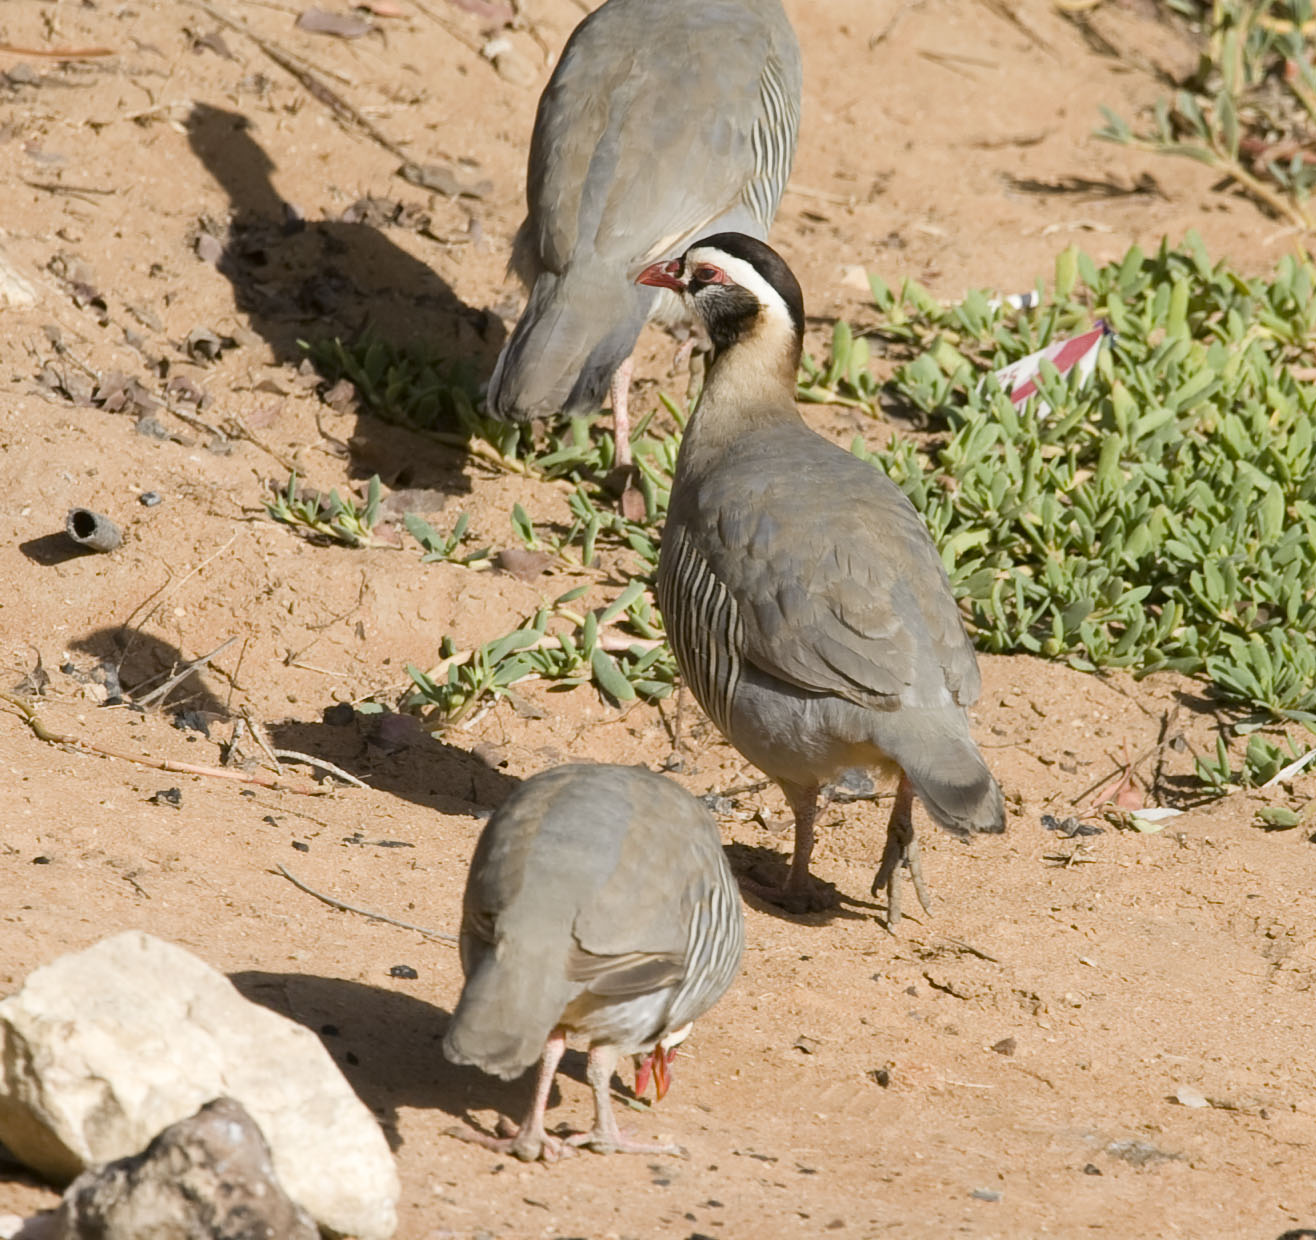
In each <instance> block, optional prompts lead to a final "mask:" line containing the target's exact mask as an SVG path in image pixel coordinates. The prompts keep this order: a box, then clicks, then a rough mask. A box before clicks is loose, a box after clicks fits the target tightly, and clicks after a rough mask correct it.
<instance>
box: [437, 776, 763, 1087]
mask: <svg viewBox="0 0 1316 1240" xmlns="http://www.w3.org/2000/svg"><path fill="white" fill-rule="evenodd" d="M719 884H720V885H722V886H723V887H726V888H728V889H731V887H732V879H731V877H730V871H729V870H728V869H727V868H726V862H725V859H724V858H723V857H722V854H721V843H720V840H719V838H718V834H717V828H716V826H715V825H714V824H713V822H712V820H711V818H709V816H708V815H707V813H706V812H705V811H704V810H703V809H702V807H700V806H699V805H698V803H697V802H695V801H694V800H693V798H691V797H690V795H689V794H688V793H686V792H685V791H684V790H683V789H681V788H679V787H677V786H676V785H675V784H672V783H671V782H670V781H669V780H665V779H663V778H662V777H661V776H658V775H654V774H652V773H650V772H647V771H643V770H639V769H636V768H620V767H607V766H568V767H559V768H557V769H555V770H553V771H550V772H547V773H545V774H543V775H540V776H537V777H536V778H535V779H533V780H530V781H528V782H527V783H526V784H524V785H522V787H521V788H520V789H518V791H517V792H516V793H515V794H514V795H513V797H512V798H511V799H509V801H508V802H507V803H506V804H505V805H504V806H503V807H502V809H500V810H499V811H498V814H496V815H495V817H494V818H493V819H492V820H491V821H490V823H489V826H488V827H486V829H485V832H484V833H483V834H482V835H481V838H480V843H479V845H478V846H477V848H476V852H475V856H474V858H473V859H472V862H471V872H470V876H469V878H468V880H467V887H466V896H465V900H464V912H463V922H462V936H461V940H462V941H461V947H462V966H463V969H464V970H465V972H466V979H467V980H466V985H465V987H464V989H463V991H462V995H461V999H460V1000H459V1002H458V1004H457V1010H456V1011H455V1013H454V1014H453V1019H452V1023H451V1025H450V1026H449V1030H448V1033H447V1036H446V1038H445V1041H444V1050H445V1052H446V1053H447V1055H448V1057H449V1058H450V1059H453V1060H455V1061H456V1062H460V1063H473V1064H476V1065H478V1066H479V1067H481V1068H483V1069H484V1070H485V1071H487V1072H492V1073H496V1074H498V1075H501V1076H504V1077H512V1076H516V1075H518V1074H519V1073H520V1072H522V1071H524V1070H525V1068H527V1067H529V1065H530V1064H531V1063H533V1062H534V1061H535V1060H536V1059H537V1058H538V1057H539V1055H540V1053H541V1052H542V1050H543V1047H544V1043H545V1041H546V1040H547V1038H548V1036H549V1034H550V1033H551V1032H552V1030H553V1028H554V1027H555V1026H556V1025H557V1024H558V1023H559V1022H560V1021H561V1020H562V1018H563V1015H564V1013H566V1012H567V1011H568V1009H569V1008H572V1010H576V1011H581V1012H587V1011H590V1010H592V1009H596V1008H600V1007H606V1005H607V1004H609V1003H617V1002H623V1001H625V1000H628V999H633V998H636V997H640V996H644V995H650V994H660V993H661V992H662V991H663V990H665V989H670V990H672V991H673V992H677V991H679V990H680V988H681V986H682V985H683V980H684V979H686V978H687V976H688V974H689V972H690V970H691V967H692V965H691V940H692V928H693V927H694V924H695V922H694V919H695V917H696V915H697V910H698V909H700V908H701V907H703V906H705V905H708V904H709V903H710V902H715V901H713V898H712V897H711V895H710V889H711V888H712V887H714V886H717V885H719ZM738 911H739V906H738V905H737V906H736V912H737V913H738ZM722 920H723V922H726V921H727V918H726V917H723V918H722ZM737 926H738V923H737ZM734 932H735V928H733V933H734ZM696 937H697V936H696ZM738 944H739V940H738V939H735V940H734V943H733V946H735V952H734V958H733V959H732V960H731V961H730V971H729V972H727V970H726V961H725V960H724V961H723V962H722V964H723V968H722V973H719V974H718V976H719V977H721V976H722V975H723V974H725V977H726V980H725V982H723V983H721V989H719V990H717V992H716V994H714V995H713V998H716V997H717V995H720V994H721V991H722V990H724V989H725V988H726V985H727V984H729V982H730V976H731V975H732V974H734V971H735V964H736V963H737V962H738V959H739V946H738ZM711 1001H712V1000H711V999H710V1000H709V1002H711ZM572 1005H575V1006H574V1007H573V1006H572ZM643 1032H645V1033H649V1032H651V1030H648V1029H646V1030H645V1031H643Z"/></svg>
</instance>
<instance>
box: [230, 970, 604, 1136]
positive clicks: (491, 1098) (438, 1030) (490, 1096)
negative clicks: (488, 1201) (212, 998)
mask: <svg viewBox="0 0 1316 1240" xmlns="http://www.w3.org/2000/svg"><path fill="white" fill-rule="evenodd" d="M436 950H439V951H445V952H446V955H445V957H444V959H445V961H446V962H447V964H446V965H442V964H441V965H439V966H438V967H450V968H451V969H453V970H456V971H458V972H460V965H459V963H458V960H457V954H456V952H448V951H447V949H444V948H441V947H436ZM229 980H230V981H231V982H232V983H233V985H234V986H236V987H237V989H238V992H239V993H240V994H241V995H242V996H243V997H244V998H246V999H249V1000H251V1002H253V1003H258V1004H260V1005H261V1006H262V1007H265V1008H269V1009H270V1010H271V1011H273V1012H277V1013H279V1015H281V1016H286V1017H287V1018H288V1019H289V1020H292V1021H296V1022H297V1023H298V1024H299V1025H304V1026H305V1027H306V1028H308V1029H309V1030H311V1032H312V1033H314V1034H315V1035H316V1036H317V1037H318V1038H319V1039H320V1040H321V1042H322V1043H323V1044H324V1047H325V1049H326V1050H327V1051H328V1052H329V1054H330V1056H331V1057H332V1059H333V1061H334V1063H335V1064H337V1065H338V1068H339V1070H340V1071H341V1072H342V1073H343V1076H344V1077H346V1078H347V1081H348V1083H349V1084H350V1085H351V1086H352V1088H353V1089H354V1090H355V1091H356V1093H357V1095H358V1097H360V1099H361V1100H362V1101H363V1102H364V1103H365V1104H366V1106H368V1107H369V1108H370V1110H371V1111H372V1112H373V1113H374V1114H375V1115H376V1116H377V1117H379V1119H380V1123H381V1124H382V1126H383V1128H384V1134H385V1136H386V1137H387V1138H388V1141H389V1145H390V1146H391V1147H392V1148H393V1149H394V1150H397V1149H398V1147H399V1146H400V1145H401V1143H402V1141H401V1136H400V1134H399V1132H398V1113H399V1111H400V1110H402V1108H404V1107H406V1108H411V1109H416V1110H423V1111H441V1112H443V1113H444V1114H445V1115H449V1116H451V1117H452V1118H453V1119H455V1120H458V1121H465V1122H467V1123H469V1122H470V1113H471V1112H472V1111H478V1110H484V1109H490V1108H491V1109H493V1110H496V1111H497V1112H498V1113H499V1114H500V1115H507V1116H511V1117H513V1118H515V1119H519V1118H520V1117H521V1115H522V1114H523V1113H524V1112H525V1109H526V1107H527V1106H528V1104H529V1102H530V1089H531V1084H530V1081H529V1079H528V1076H527V1075H523V1076H522V1077H520V1078H518V1079H516V1080H513V1081H503V1080H499V1079H498V1078H497V1077H493V1076H489V1075H487V1074H486V1073H484V1072H481V1071H480V1070H479V1069H478V1068H472V1067H469V1066H466V1065H462V1064H453V1063H449V1062H448V1060H447V1059H446V1058H445V1057H444V1054H443V1047H442V1043H443V1036H444V1034H445V1033H446V1032H447V1030H448V1023H449V1022H450V1021H451V1019H452V1013H451V1012H449V1011H448V1010H447V1009H445V1008H443V1007H440V1006H439V1005H437V1004H434V1003H429V1002H427V1001H426V1000H424V999H419V998H416V997H415V996H414V995H409V994H404V993H402V992H401V991H397V990H386V989H384V988H383V987H380V986H370V985H367V984H365V983H364V982H351V981H346V980H344V979H342V978H336V977H320V976H318V975H316V974H310V973H266V972H262V971H258V970H250V971H244V972H241V973H233V974H230V975H229ZM558 1070H559V1072H565V1073H566V1074H567V1075H568V1076H570V1077H572V1078H573V1079H575V1080H578V1081H580V1082H581V1083H582V1084H583V1083H585V1081H586V1078H585V1056H584V1055H583V1054H581V1053H579V1052H574V1051H568V1052H567V1054H566V1056H565V1057H564V1058H563V1061H562V1064H561V1066H560V1067H559V1069H558ZM559 1101H560V1097H559V1096H558V1094H557V1090H556V1087H555V1088H554V1093H553V1096H552V1097H550V1100H549V1104H550V1106H553V1105H557V1104H558V1102H559Z"/></svg>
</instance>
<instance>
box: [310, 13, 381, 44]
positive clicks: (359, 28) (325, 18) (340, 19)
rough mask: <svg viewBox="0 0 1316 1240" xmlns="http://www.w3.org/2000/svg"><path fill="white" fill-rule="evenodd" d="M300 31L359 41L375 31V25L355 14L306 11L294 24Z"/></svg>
mask: <svg viewBox="0 0 1316 1240" xmlns="http://www.w3.org/2000/svg"><path fill="white" fill-rule="evenodd" d="M294 25H296V27H297V29H298V30H306V31H308V32H309V33H311V34H327V35H332V36H333V37H334V38H336V39H359V38H360V37H361V36H362V35H365V34H369V33H370V32H371V31H372V30H374V29H375V23H374V22H372V21H370V20H369V19H368V18H365V17H358V16H356V14H354V13H332V12H330V11H329V10H328V9H306V10H305V11H304V12H303V13H302V14H301V15H300V16H299V17H298V18H297V21H296V22H295V23H294Z"/></svg>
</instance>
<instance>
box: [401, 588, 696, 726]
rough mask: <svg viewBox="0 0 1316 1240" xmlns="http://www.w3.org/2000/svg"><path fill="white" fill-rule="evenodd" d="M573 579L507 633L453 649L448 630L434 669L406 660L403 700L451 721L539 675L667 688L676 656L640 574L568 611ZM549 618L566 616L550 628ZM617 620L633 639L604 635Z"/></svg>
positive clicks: (564, 683) (639, 691)
mask: <svg viewBox="0 0 1316 1240" xmlns="http://www.w3.org/2000/svg"><path fill="white" fill-rule="evenodd" d="M587 588H588V587H587V586H577V587H575V588H574V589H572V590H568V591H567V592H566V593H565V594H562V595H560V596H559V597H558V598H556V599H554V600H553V603H552V604H551V605H550V606H548V607H541V608H539V610H538V611H536V612H535V614H534V615H533V616H531V617H529V618H528V619H527V620H525V621H523V622H522V624H521V625H520V626H519V627H517V628H516V629H514V630H513V631H512V632H511V633H507V634H504V635H503V636H501V637H496V638H494V639H493V640H492V641H489V642H486V643H485V644H484V645H482V646H480V647H479V648H478V649H477V650H473V651H470V652H468V653H466V654H459V653H458V652H457V650H456V647H455V645H454V643H453V641H452V639H451V638H449V637H445V638H444V639H443V642H442V643H441V645H440V648H439V654H440V656H442V659H443V662H442V663H441V664H440V668H439V669H436V670H435V671H433V672H423V671H421V670H420V669H419V668H417V667H408V669H407V671H408V674H409V675H410V676H411V679H412V680H413V681H414V682H415V685H416V690H415V692H414V693H413V694H412V695H411V696H410V697H409V698H408V699H407V701H406V703H405V706H406V707H408V708H411V709H414V708H422V709H424V708H433V711H434V714H435V716H436V717H437V719H438V720H439V721H441V722H443V723H445V724H449V725H451V724H454V723H457V722H458V721H459V720H460V719H462V718H463V717H464V716H465V715H467V714H468V713H469V712H470V710H471V709H472V708H473V707H474V706H475V705H476V704H477V703H478V702H480V701H481V700H482V699H484V698H486V697H499V696H503V695H505V694H506V693H507V692H508V691H509V690H511V689H513V687H514V686H515V685H517V684H519V683H521V682H522V681H524V680H530V679H542V680H548V681H552V682H554V684H555V686H556V687H558V688H562V689H570V688H574V687H575V686H577V685H582V684H587V683H593V684H594V685H595V686H596V687H597V688H598V689H599V691H600V692H601V693H604V694H605V695H607V697H609V698H611V699H612V700H613V701H615V702H630V701H634V700H635V699H636V698H637V697H643V698H647V699H648V700H650V701H657V700H659V699H661V698H665V697H667V696H668V694H670V693H671V691H672V688H673V685H674V684H675V680H676V661H675V659H673V658H672V654H671V651H670V650H669V649H668V647H667V645H666V644H665V642H664V640H663V631H662V628H661V625H660V623H659V622H658V618H657V613H656V612H655V610H654V608H653V605H652V603H650V602H649V600H648V599H647V598H646V597H645V585H644V583H643V582H642V581H632V582H631V583H630V584H629V585H627V586H626V588H625V589H624V590H623V591H622V592H621V593H620V594H619V595H618V596H617V597H616V598H615V599H613V600H612V602H611V603H609V604H608V605H607V606H606V607H604V608H603V609H602V610H600V611H590V612H587V613H586V614H584V615H581V614H579V613H578V612H575V611H572V610H571V609H570V607H569V604H571V603H573V602H575V601H576V600H577V599H579V598H580V597H581V596H582V595H584V593H585V591H586V590H587ZM554 621H559V622H561V621H566V622H567V625H568V626H569V627H563V626H562V625H561V624H559V625H558V627H557V631H555V632H552V633H550V632H549V625H550V624H551V623H552V622H554ZM614 621H617V622H619V623H620V624H622V625H624V626H625V628H626V629H628V630H629V632H630V633H631V634H632V635H633V636H634V637H635V638H637V639H638V640H632V641H628V640H626V639H622V640H620V641H613V642H608V641H607V640H606V637H607V626H608V625H609V624H611V623H613V622H614Z"/></svg>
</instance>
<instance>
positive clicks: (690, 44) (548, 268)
mask: <svg viewBox="0 0 1316 1240" xmlns="http://www.w3.org/2000/svg"><path fill="white" fill-rule="evenodd" d="M801 79H802V69H801V63H800V51H799V45H798V43H797V42H796V39H795V34H794V31H793V30H792V29H791V26H790V23H789V21H788V20H787V18H786V14H785V12H784V10H783V9H782V7H781V4H780V0H608V2H607V3H605V4H603V5H602V6H601V7H600V8H599V9H597V10H596V11H595V12H594V13H592V14H591V15H590V16H589V17H587V18H586V19H585V20H584V21H583V22H581V23H580V25H579V26H577V27H576V30H575V31H574V32H573V34H572V36H571V38H570V39H569V40H568V42H567V45H566V47H565V49H564V50H563V53H562V57H561V59H560V61H559V62H558V65H557V68H556V69H555V70H554V72H553V75H552V78H551V79H550V80H549V83H548V85H547V87H546V88H545V90H544V93H543V95H542V96H541V98H540V101H539V110H538V113H537V115H536V118H535V128H534V134H533V137H532V139H531V145H530V159H529V165H528V169H527V181H526V199H527V215H526V219H525V222H524V224H523V225H522V226H521V229H520V232H519V233H518V234H517V239H516V243H515V247H514V253H513V259H512V265H513V267H514V268H515V269H516V271H517V273H518V274H519V275H520V276H521V278H522V279H523V280H524V281H525V282H526V283H527V285H530V286H531V295H530V301H529V304H528V305H527V307H526V311H525V313H524V314H523V315H522V317H521V320H520V322H518V324H517V326H516V328H515V330H514V331H513V333H512V336H511V338H510V339H509V341H508V342H507V345H506V346H505V347H504V349H503V352H502V354H501V356H500V357H499V359H498V364H497V366H496V368H495V370H494V375H493V378H492V379H491V380H490V385H489V397H488V401H489V407H490V408H491V409H492V410H494V411H495V412H497V413H500V414H502V415H504V416H509V417H530V416H535V415H539V414H547V413H554V412H557V411H558V410H559V409H568V410H575V409H583V408H592V407H597V405H598V404H599V402H600V401H601V399H602V396H603V393H604V391H605V390H606V388H607V385H608V382H609V380H610V379H611V377H612V374H613V372H614V371H615V370H616V368H617V366H618V365H620V363H621V362H623V361H624V360H625V359H626V357H628V356H629V354H630V353H631V351H632V349H633V348H634V346H635V341H636V339H637V337H638V336H639V333H640V329H641V327H642V326H643V325H644V321H645V319H646V318H648V317H649V316H650V314H651V313H652V312H653V311H654V309H655V307H656V306H657V304H658V301H659V298H658V296H657V292H656V290H654V289H652V288H645V287H640V286H636V285H635V284H634V283H633V279H634V276H635V275H636V273H637V272H638V271H639V270H640V268H641V267H643V266H644V265H646V264H648V263H651V262H655V261H657V260H659V259H661V258H666V257H670V256H672V255H675V254H679V253H681V252H682V251H683V250H684V249H685V248H686V246H687V245H688V244H689V243H690V241H692V240H693V239H694V238H695V237H696V236H699V235H706V234H709V233H713V232H718V231H721V230H723V229H728V228H734V229H737V230H739V231H742V232H747V233H750V234H752V235H754V236H758V237H766V236H767V233H768V229H769V227H770V225H771V223H772V219H773V217H774V215H775V214H776V211H777V206H778V203H779V202H780V200H781V194H782V191H783V190H784V188H785V185H786V180H787V178H788V177H789V175H790V169H791V163H792V161H793V159H794V155H795V143H796V136H797V132H798V129H799V113H800V91H801ZM670 308H673V309H674V308H675V306H674V303H672V304H671V306H670Z"/></svg>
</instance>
